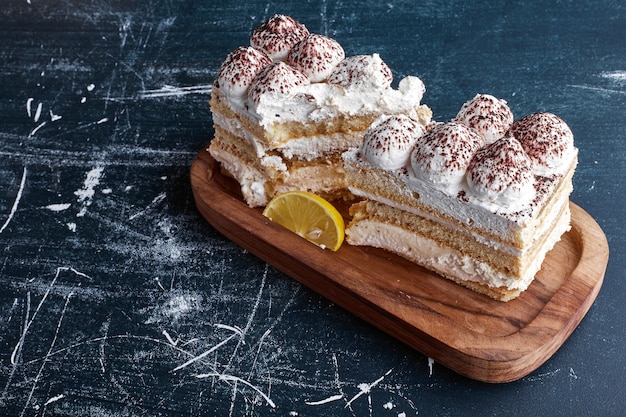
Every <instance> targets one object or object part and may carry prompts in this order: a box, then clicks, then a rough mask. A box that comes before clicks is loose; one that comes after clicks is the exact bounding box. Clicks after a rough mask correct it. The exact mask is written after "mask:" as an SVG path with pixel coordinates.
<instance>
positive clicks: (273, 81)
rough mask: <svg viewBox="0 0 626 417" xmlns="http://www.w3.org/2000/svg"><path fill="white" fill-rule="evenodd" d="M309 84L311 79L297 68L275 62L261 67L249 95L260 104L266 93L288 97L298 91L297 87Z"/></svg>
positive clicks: (251, 85)
mask: <svg viewBox="0 0 626 417" xmlns="http://www.w3.org/2000/svg"><path fill="white" fill-rule="evenodd" d="M308 84H309V79H308V78H307V77H306V75H304V74H302V73H301V72H300V71H298V70H297V69H296V68H294V67H292V66H290V65H287V64H285V63H284V62H280V61H279V62H274V63H272V64H270V65H268V66H266V67H265V68H263V69H261V71H259V73H258V74H257V76H256V77H255V78H254V80H252V83H251V84H250V91H248V97H249V98H250V100H251V101H252V102H253V103H255V104H257V105H258V104H260V103H261V100H262V97H263V96H264V95H269V96H271V97H273V98H281V97H287V96H289V95H291V94H293V93H294V92H295V91H296V87H298V86H303V85H308Z"/></svg>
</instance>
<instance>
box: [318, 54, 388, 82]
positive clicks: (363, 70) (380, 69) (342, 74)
mask: <svg viewBox="0 0 626 417" xmlns="http://www.w3.org/2000/svg"><path fill="white" fill-rule="evenodd" d="M392 81H393V74H392V73H391V69H390V68H389V66H387V64H385V62H384V61H383V60H382V59H381V58H380V56H379V55H378V54H373V55H355V56H349V57H347V58H345V59H344V60H343V61H341V62H340V63H339V64H337V66H336V67H335V69H334V70H333V71H332V72H331V74H330V76H329V77H328V82H329V83H331V84H337V85H340V86H342V87H345V88H357V89H361V90H366V89H372V88H373V89H383V88H389V87H390V86H391V82H392Z"/></svg>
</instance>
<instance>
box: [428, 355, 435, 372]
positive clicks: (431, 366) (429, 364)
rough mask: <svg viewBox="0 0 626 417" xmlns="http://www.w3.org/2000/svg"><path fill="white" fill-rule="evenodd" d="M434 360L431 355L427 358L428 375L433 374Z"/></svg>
mask: <svg viewBox="0 0 626 417" xmlns="http://www.w3.org/2000/svg"><path fill="white" fill-rule="evenodd" d="M434 364H435V360H434V359H433V358H431V357H429V358H428V376H433V365H434Z"/></svg>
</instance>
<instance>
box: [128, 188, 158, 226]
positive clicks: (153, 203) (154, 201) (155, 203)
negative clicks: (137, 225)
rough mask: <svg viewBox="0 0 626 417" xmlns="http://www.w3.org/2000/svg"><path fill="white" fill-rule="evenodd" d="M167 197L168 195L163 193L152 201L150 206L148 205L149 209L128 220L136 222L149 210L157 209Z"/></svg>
mask: <svg viewBox="0 0 626 417" xmlns="http://www.w3.org/2000/svg"><path fill="white" fill-rule="evenodd" d="M166 197H167V193H161V194H159V195H157V196H156V197H154V198H153V199H152V201H151V202H150V204H148V207H146V208H145V210H142V211H140V212H138V213H135V214H133V215H132V216H130V217H129V218H128V220H134V219H136V218H137V217H139V216H142V215H144V214H145V213H146V212H147V211H148V210H149V209H151V208H153V207H156V206H157V205H158V204H159V203H160V202H161V201H163V200H165V198H166Z"/></svg>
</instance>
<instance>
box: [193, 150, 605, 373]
mask: <svg viewBox="0 0 626 417" xmlns="http://www.w3.org/2000/svg"><path fill="white" fill-rule="evenodd" d="M191 185H192V189H193V193H194V198H195V202H196V205H197V207H198V209H199V210H200V213H202V215H203V216H204V217H205V218H206V220H207V221H208V222H209V223H210V224H211V225H213V227H215V229H217V230H218V231H219V232H221V233H222V234H223V235H224V236H226V237H228V238H229V239H231V240H232V241H234V242H235V243H237V244H238V245H240V246H241V247H243V248H245V249H246V250H248V251H250V252H251V253H253V254H254V255H256V256H258V257H259V258H261V259H263V260H264V261H266V262H268V263H270V264H272V265H274V266H275V267H276V268H278V269H280V270H282V271H283V272H285V273H286V274H288V275H289V276H291V277H293V278H294V279H296V280H298V281H299V282H301V283H302V284H304V285H306V286H307V287H309V288H311V289H313V290H314V291H316V292H318V293H319V294H321V295H323V296H324V297H326V298H328V299H330V300H331V301H333V302H334V303H336V304H338V305H340V306H342V307H343V308H345V309H347V310H348V311H351V312H352V313H354V314H356V315H357V316H359V317H361V318H363V319H365V320H366V321H368V322H370V323H371V324H373V325H374V326H376V327H378V328H380V329H382V330H383V331H385V332H387V333H388V334H390V335H391V336H393V337H395V338H397V339H398V340H400V341H402V342H404V343H406V344H407V345H409V346H411V347H412V348H414V349H416V350H418V351H419V352H422V353H423V354H425V355H428V356H429V357H431V358H433V359H434V360H435V361H437V362H438V363H440V364H443V365H444V366H446V367H448V368H450V369H452V370H454V371H456V372H458V373H459V374H462V375H465V376H467V377H469V378H473V379H477V380H481V381H486V382H509V381H514V380H516V379H519V378H522V377H524V376H525V375H527V374H529V373H530V372H532V371H533V370H535V369H536V368H538V367H539V366H540V365H541V364H543V363H544V362H545V361H546V360H548V358H550V356H552V354H553V353H554V352H555V351H556V350H557V349H558V348H559V347H560V346H561V345H562V344H563V343H564V342H565V340H566V339H567V338H568V337H569V335H570V334H571V333H572V332H573V331H574V329H575V328H576V326H577V325H578V324H579V323H580V321H581V320H582V318H583V317H584V316H585V314H586V313H587V311H588V310H589V308H590V307H591V304H592V303H593V301H594V300H595V298H596V296H597V294H598V292H599V291H600V287H601V285H602V280H603V278H604V272H605V269H606V265H607V262H608V256H609V249H608V244H607V240H606V237H605V236H604V233H603V232H602V230H601V229H600V227H599V226H598V224H597V223H596V222H595V221H594V220H593V218H591V216H589V214H587V213H586V212H585V211H584V210H583V209H581V208H580V207H578V206H577V205H575V204H573V203H570V204H571V210H572V230H571V231H570V232H568V233H566V234H565V235H564V237H563V238H562V239H561V241H560V242H559V243H558V244H557V245H556V247H555V248H554V249H553V250H552V251H551V252H550V253H549V254H548V256H547V257H546V259H545V261H544V263H543V267H542V269H541V271H540V272H539V273H538V274H537V277H536V279H535V280H534V281H533V283H532V284H531V285H530V287H529V288H528V290H526V291H525V292H524V293H522V295H521V296H519V297H518V298H516V299H515V300H512V301H509V302H508V303H503V302H499V301H494V300H492V299H490V298H488V297H486V296H483V295H480V294H477V293H475V292H473V291H470V290H468V289H466V288H464V287H461V286H460V285H457V284H455V283H453V282H451V281H449V280H447V279H444V278H441V277H439V276H438V275H437V274H435V273H433V272H430V271H428V270H426V269H424V268H422V267H419V266H417V265H415V264H413V263H411V262H409V261H406V260H404V259H403V258H400V257H399V256H396V255H393V254H390V253H388V252H386V251H383V250H380V249H376V248H370V247H357V246H350V245H349V244H346V243H344V244H343V245H342V247H341V248H340V249H339V250H338V251H337V252H331V251H325V250H323V249H320V248H319V247H317V246H315V245H313V244H312V243H309V242H308V241H306V240H304V239H302V238H301V237H299V236H298V235H296V234H294V233H292V232H290V231H288V230H286V229H284V228H283V227H281V226H280V225H278V224H275V223H272V222H271V221H269V220H268V219H267V218H265V217H264V216H263V215H262V212H261V210H260V209H251V208H249V207H248V206H247V205H246V204H245V203H244V201H243V199H242V197H241V193H240V191H239V185H238V184H237V183H236V182H234V181H233V180H232V179H231V178H229V177H227V176H225V175H222V174H221V173H220V168H219V166H218V164H217V163H216V162H215V161H214V160H213V159H212V158H211V156H210V155H209V153H208V152H207V151H206V150H203V151H201V152H200V153H199V155H198V157H197V158H196V160H195V161H194V163H193V165H192V167H191ZM340 209H341V210H344V213H346V211H345V207H344V208H340Z"/></svg>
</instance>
